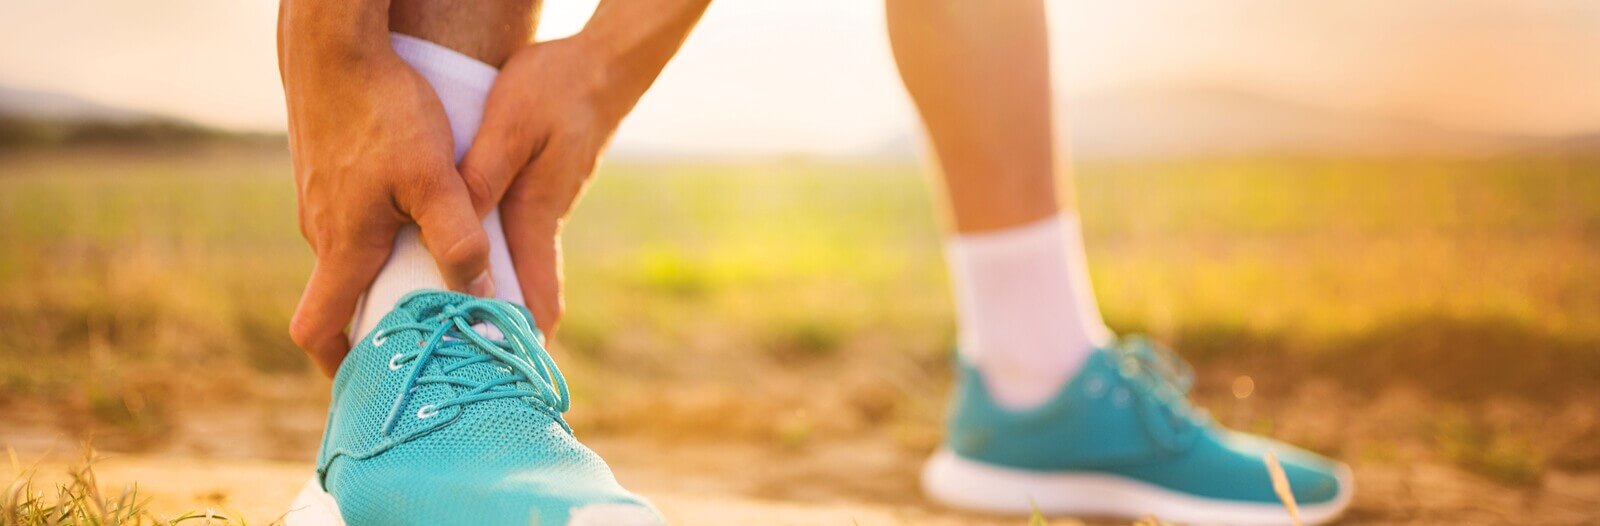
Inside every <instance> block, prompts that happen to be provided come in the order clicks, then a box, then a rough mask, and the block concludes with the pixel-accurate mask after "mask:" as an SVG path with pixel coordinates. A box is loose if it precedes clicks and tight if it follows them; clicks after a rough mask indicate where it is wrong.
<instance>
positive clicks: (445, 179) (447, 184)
mask: <svg viewBox="0 0 1600 526" xmlns="http://www.w3.org/2000/svg"><path fill="white" fill-rule="evenodd" d="M440 172H441V173H438V174H435V175H432V176H429V177H427V178H424V179H422V181H424V182H423V183H422V184H414V185H410V187H409V191H401V192H396V195H395V197H396V199H397V200H399V201H400V202H399V205H400V208H401V209H402V210H405V211H406V213H407V214H409V215H410V216H411V219H412V220H413V221H416V223H417V226H418V227H419V228H421V229H422V244H423V245H426V246H427V247H428V252H429V253H430V254H432V255H433V260H434V262H435V263H437V264H438V265H439V274H440V276H441V277H443V278H444V282H445V285H446V286H448V287H449V288H450V290H454V291H458V292H466V293H468V294H472V295H474V296H478V297H483V298H486V297H492V296H494V281H493V280H491V279H490V278H489V236H488V234H486V233H485V232H484V231H483V223H482V222H481V221H480V220H479V219H478V214H476V213H474V212H473V209H472V198H471V197H470V196H469V195H468V192H467V186H466V185H465V184H463V182H462V180H461V177H460V176H459V175H457V174H456V172H455V170H453V169H450V168H446V169H444V170H440Z"/></svg>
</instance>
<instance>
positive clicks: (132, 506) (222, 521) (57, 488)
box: [0, 446, 245, 526]
mask: <svg viewBox="0 0 1600 526" xmlns="http://www.w3.org/2000/svg"><path fill="white" fill-rule="evenodd" d="M6 453H7V455H8V456H9V457H10V460H11V466H12V470H13V472H15V473H16V477H15V478H14V479H13V480H12V481H11V484H10V485H8V486H6V489H5V493H4V494H0V526H168V525H175V524H184V525H196V524H198V525H219V526H220V525H233V524H238V525H244V524H245V521H244V520H242V519H239V520H235V519H234V518H232V517H230V516H228V515H224V514H221V513H218V512H217V511H215V510H212V509H206V510H205V511H190V512H187V513H183V514H180V515H178V516H175V517H170V518H169V517H161V516H159V515H156V514H155V513H153V512H151V511H150V507H149V504H150V499H149V497H146V496H143V495H141V494H140V493H139V488H138V485H135V484H130V485H128V486H127V487H125V488H123V489H122V490H121V491H119V492H117V493H114V494H113V493H105V492H103V491H102V490H101V486H100V483H99V481H98V479H96V477H95V472H94V463H95V461H96V460H97V459H98V456H97V454H96V453H95V451H94V449H93V448H90V447H87V446H85V447H84V454H83V459H82V460H81V461H80V462H79V463H78V464H76V465H74V466H73V467H71V468H69V469H68V471H67V474H68V479H67V481H66V482H64V483H59V484H56V485H54V487H53V488H49V489H46V488H44V487H42V486H41V485H40V484H38V483H37V482H36V480H35V475H36V474H37V470H36V469H35V467H33V466H30V467H27V468H24V467H22V465H21V464H20V463H18V462H17V455H16V451H15V450H13V449H12V448H11V447H9V446H8V447H6Z"/></svg>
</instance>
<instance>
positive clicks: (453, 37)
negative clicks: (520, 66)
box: [389, 0, 539, 68]
mask: <svg viewBox="0 0 1600 526" xmlns="http://www.w3.org/2000/svg"><path fill="white" fill-rule="evenodd" d="M538 19H539V0H485V1H472V2H462V1H460V0H395V2H394V5H393V6H392V7H390V8H389V30H390V31H394V32H396V33H401V34H406V35H411V36H414V37H417V38H420V39H423V40H427V41H429V42H433V43H435V44H439V45H441V46H444V47H447V48H450V49H453V50H456V51H459V52H461V53H462V54H464V55H467V56H469V57H472V58H475V59H478V60H480V61H482V62H484V63H486V64H489V65H491V66H494V67H497V68H498V67H500V65H501V64H504V63H505V61H506V57H509V56H511V52H512V51H516V50H517V48H519V47H521V46H523V45H525V44H527V43H529V42H532V41H533V31H534V28H535V27H537V26H538Z"/></svg>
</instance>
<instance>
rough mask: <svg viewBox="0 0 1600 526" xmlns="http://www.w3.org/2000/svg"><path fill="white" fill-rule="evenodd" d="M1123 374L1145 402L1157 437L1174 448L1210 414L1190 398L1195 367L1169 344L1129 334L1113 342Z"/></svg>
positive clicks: (1147, 423)
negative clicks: (1163, 345) (1201, 410)
mask: <svg viewBox="0 0 1600 526" xmlns="http://www.w3.org/2000/svg"><path fill="white" fill-rule="evenodd" d="M1112 354H1113V356H1114V357H1115V358H1116V359H1117V361H1118V367H1119V369H1120V370H1121V373H1122V377H1123V378H1126V379H1127V380H1128V383H1129V384H1130V385H1131V386H1132V388H1133V390H1134V391H1135V392H1136V393H1137V394H1138V395H1139V397H1140V398H1141V399H1144V400H1147V401H1149V402H1153V403H1148V404H1144V406H1145V408H1146V409H1145V412H1144V415H1143V416H1144V421H1145V426H1146V428H1147V429H1148V430H1149V431H1151V432H1152V436H1153V438H1155V439H1156V440H1157V441H1159V442H1161V443H1162V444H1163V445H1165V446H1167V447H1168V448H1171V449H1181V448H1182V447H1183V446H1184V443H1185V442H1187V441H1188V438H1189V437H1190V436H1192V434H1193V431H1194V430H1195V429H1196V428H1197V427H1198V425H1199V424H1200V421H1202V420H1204V419H1205V418H1207V416H1206V415H1205V414H1204V413H1203V412H1197V411H1196V410H1195V408H1194V405H1193V404H1191V403H1190V401H1189V390H1190V389H1192V388H1193V387H1194V369H1192V368H1190V367H1189V364H1188V362H1185V361H1183V358H1180V357H1178V355H1177V354H1176V353H1173V352H1172V351H1170V350H1167V349H1166V348H1163V347H1160V346H1158V345H1156V344H1155V343H1152V342H1150V341H1149V340H1145V339H1143V338H1129V339H1125V340H1122V341H1118V342H1117V344H1116V345H1113V346H1112Z"/></svg>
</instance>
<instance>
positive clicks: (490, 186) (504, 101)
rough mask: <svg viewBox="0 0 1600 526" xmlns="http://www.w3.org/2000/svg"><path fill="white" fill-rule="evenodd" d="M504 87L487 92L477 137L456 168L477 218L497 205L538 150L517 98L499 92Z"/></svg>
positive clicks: (507, 92) (518, 97) (518, 95)
mask: <svg viewBox="0 0 1600 526" xmlns="http://www.w3.org/2000/svg"><path fill="white" fill-rule="evenodd" d="M503 85H504V84H496V85H495V89H494V90H492V91H490V93H489V99H488V102H487V103H486V104H485V106H484V112H483V124H482V125H480V126H479V127H478V136H477V138H476V139H474V140H473V141H472V146H471V147H469V148H468V149H467V154H466V155H465V156H463V157H462V158H461V164H460V165H459V166H460V171H461V179H462V180H463V181H466V185H467V191H468V192H469V193H470V194H471V197H472V208H473V210H476V211H477V213H478V216H479V217H482V216H484V215H487V214H488V213H489V210H490V209H492V208H494V207H495V205H497V204H499V203H500V198H501V197H503V196H504V195H505V193H506V189H507V188H508V187H510V186H511V181H512V180H513V179H515V178H516V175H517V172H518V171H520V170H521V169H522V167H523V166H524V165H526V164H527V163H528V159H529V158H531V157H532V155H533V152H534V150H535V148H536V147H537V145H535V144H534V142H535V141H533V140H532V135H533V134H531V133H529V127H530V124H529V122H528V119H527V112H525V111H522V110H521V109H520V108H519V106H520V105H521V104H522V99H521V97H520V94H518V93H515V92H514V91H505V90H502V89H500V87H501V86H503Z"/></svg>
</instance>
